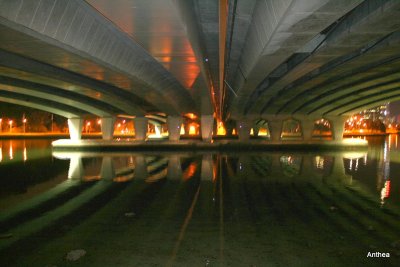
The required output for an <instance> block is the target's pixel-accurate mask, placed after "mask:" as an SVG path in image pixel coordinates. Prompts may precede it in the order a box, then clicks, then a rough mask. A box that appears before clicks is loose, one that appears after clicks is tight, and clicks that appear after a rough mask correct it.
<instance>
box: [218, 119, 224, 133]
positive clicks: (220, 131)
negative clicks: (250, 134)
mask: <svg viewBox="0 0 400 267" xmlns="http://www.w3.org/2000/svg"><path fill="white" fill-rule="evenodd" d="M217 135H226V130H225V127H224V124H223V123H222V121H220V122H218V127H217Z"/></svg>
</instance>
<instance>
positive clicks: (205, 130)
mask: <svg viewBox="0 0 400 267" xmlns="http://www.w3.org/2000/svg"><path fill="white" fill-rule="evenodd" d="M200 123H201V125H200V127H201V138H202V139H203V141H206V142H210V141H211V139H212V131H213V127H214V116H213V115H203V116H201V118H200Z"/></svg>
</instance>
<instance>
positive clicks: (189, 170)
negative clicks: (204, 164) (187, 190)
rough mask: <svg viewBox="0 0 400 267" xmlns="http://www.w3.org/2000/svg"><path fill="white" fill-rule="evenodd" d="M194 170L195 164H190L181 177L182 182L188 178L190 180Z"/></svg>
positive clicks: (195, 168)
mask: <svg viewBox="0 0 400 267" xmlns="http://www.w3.org/2000/svg"><path fill="white" fill-rule="evenodd" d="M196 170H197V164H196V163H195V162H192V163H191V164H190V165H189V167H188V168H187V169H186V171H185V174H184V175H183V180H184V181H187V180H189V179H190V178H192V177H193V175H194V174H195V173H196Z"/></svg>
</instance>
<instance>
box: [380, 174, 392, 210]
mask: <svg viewBox="0 0 400 267" xmlns="http://www.w3.org/2000/svg"><path fill="white" fill-rule="evenodd" d="M389 196H390V180H388V181H386V182H385V185H384V186H383V188H382V190H381V204H382V205H383V204H384V203H385V198H388V197H389Z"/></svg>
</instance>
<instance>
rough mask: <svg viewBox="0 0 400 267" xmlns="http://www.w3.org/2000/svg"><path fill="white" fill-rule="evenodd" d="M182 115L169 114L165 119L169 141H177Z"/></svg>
mask: <svg viewBox="0 0 400 267" xmlns="http://www.w3.org/2000/svg"><path fill="white" fill-rule="evenodd" d="M182 121H183V119H182V117H176V116H169V117H168V119H167V124H168V136H169V140H170V141H178V140H179V139H180V135H181V125H182Z"/></svg>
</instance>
